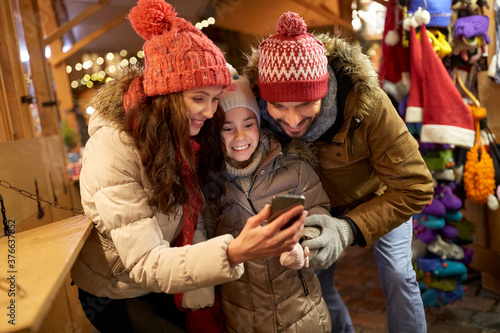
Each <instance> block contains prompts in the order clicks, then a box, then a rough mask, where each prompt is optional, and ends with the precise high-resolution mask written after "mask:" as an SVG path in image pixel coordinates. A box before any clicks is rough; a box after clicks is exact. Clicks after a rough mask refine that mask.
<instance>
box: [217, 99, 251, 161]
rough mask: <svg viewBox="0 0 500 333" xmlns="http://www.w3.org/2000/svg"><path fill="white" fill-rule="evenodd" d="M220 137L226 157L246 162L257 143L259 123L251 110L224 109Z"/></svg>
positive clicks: (240, 108)
mask: <svg viewBox="0 0 500 333" xmlns="http://www.w3.org/2000/svg"><path fill="white" fill-rule="evenodd" d="M221 134H222V138H223V139H224V143H225V145H226V151H227V157H228V158H230V159H232V160H234V161H236V162H246V161H248V160H249V159H250V157H251V156H252V154H253V152H254V151H255V149H257V146H258V145H259V123H258V122H257V117H256V116H255V113H253V112H252V110H250V109H248V108H245V107H238V108H234V109H231V110H229V111H226V113H225V120H224V126H222V131H221Z"/></svg>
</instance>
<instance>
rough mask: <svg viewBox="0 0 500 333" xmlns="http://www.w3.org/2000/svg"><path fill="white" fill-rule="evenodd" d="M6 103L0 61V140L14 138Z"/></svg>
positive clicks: (4, 140)
mask: <svg viewBox="0 0 500 333" xmlns="http://www.w3.org/2000/svg"><path fill="white" fill-rule="evenodd" d="M8 107H9V106H8V105H7V94H6V92H5V84H4V80H3V75H2V64H1V63H0V120H1V122H0V123H1V126H0V142H6V141H12V140H14V130H13V129H12V121H11V120H10V113H9V109H8Z"/></svg>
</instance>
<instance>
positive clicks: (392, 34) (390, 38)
mask: <svg viewBox="0 0 500 333" xmlns="http://www.w3.org/2000/svg"><path fill="white" fill-rule="evenodd" d="M398 42H399V34H398V32H397V31H396V30H389V31H387V34H386V35H385V44H386V45H389V46H394V45H396V44H397V43H398Z"/></svg>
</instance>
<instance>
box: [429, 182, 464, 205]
mask: <svg viewBox="0 0 500 333" xmlns="http://www.w3.org/2000/svg"><path fill="white" fill-rule="evenodd" d="M434 199H438V200H439V201H441V202H442V203H443V205H444V206H445V207H446V209H447V210H459V209H460V208H462V200H460V198H459V197H457V196H456V195H455V194H453V191H452V189H451V187H449V186H447V185H443V184H440V185H439V186H437V187H436V188H435V189H434Z"/></svg>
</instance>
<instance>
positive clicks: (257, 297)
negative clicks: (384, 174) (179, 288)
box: [207, 139, 331, 333]
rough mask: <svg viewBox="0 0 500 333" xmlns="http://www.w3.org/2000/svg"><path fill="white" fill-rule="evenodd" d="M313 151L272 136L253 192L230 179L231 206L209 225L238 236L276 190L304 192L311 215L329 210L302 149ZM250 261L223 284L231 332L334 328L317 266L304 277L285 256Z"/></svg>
mask: <svg viewBox="0 0 500 333" xmlns="http://www.w3.org/2000/svg"><path fill="white" fill-rule="evenodd" d="M309 152H310V150H307V149H295V148H293V147H290V148H289V149H288V150H287V152H286V153H285V154H283V153H282V151H281V145H280V144H279V143H278V142H277V141H276V140H275V139H272V140H271V147H270V151H269V154H268V155H267V157H266V158H265V160H264V161H263V163H261V165H260V166H259V167H258V168H257V170H256V171H255V175H254V181H253V186H252V187H251V189H250V191H249V193H247V194H245V193H243V191H242V190H241V189H240V188H239V187H238V186H237V185H236V184H235V183H233V182H230V183H229V189H228V195H227V203H228V206H227V208H226V210H225V212H224V213H223V214H222V215H221V217H220V219H219V221H218V225H217V226H216V227H215V226H207V230H209V231H210V230H211V229H213V228H216V230H215V235H223V234H227V233H229V234H232V235H233V236H234V237H236V236H237V235H238V234H239V233H240V231H241V230H242V229H243V227H244V225H245V221H246V220H247V219H248V218H249V217H251V216H253V215H255V214H256V213H257V212H258V211H260V210H261V209H262V208H263V207H264V205H265V204H268V203H270V202H271V199H272V196H273V195H275V194H303V195H304V196H305V197H306V204H305V209H306V210H308V212H309V215H311V214H328V209H329V203H328V197H327V195H326V193H325V191H324V190H323V188H322V186H321V182H320V180H319V178H318V176H317V175H316V173H315V172H314V169H313V168H312V167H311V166H310V165H309V164H308V163H306V162H304V161H303V160H301V159H299V158H298V155H297V154H296V153H298V154H299V155H302V157H304V154H308V153H309ZM209 235H210V232H209ZM244 266H245V272H244V273H243V276H242V277H241V278H240V279H238V280H237V281H233V282H229V283H225V284H224V285H222V298H223V310H224V314H225V317H226V324H227V327H228V329H229V331H230V332H238V333H245V332H266V333H268V332H313V333H314V332H330V330H331V322H330V315H329V313H328V309H327V307H326V304H325V302H324V300H323V298H322V296H321V287H320V284H319V281H318V278H317V277H316V275H315V274H314V270H313V269H312V268H302V269H301V270H300V272H301V274H302V275H303V280H302V279H301V278H300V277H299V275H298V272H297V271H295V270H291V269H289V268H286V267H283V266H281V264H280V262H279V257H274V258H268V259H265V260H253V261H250V262H246V263H244ZM303 283H304V285H303ZM306 290H307V292H308V295H307V296H306V295H305V293H306Z"/></svg>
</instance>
